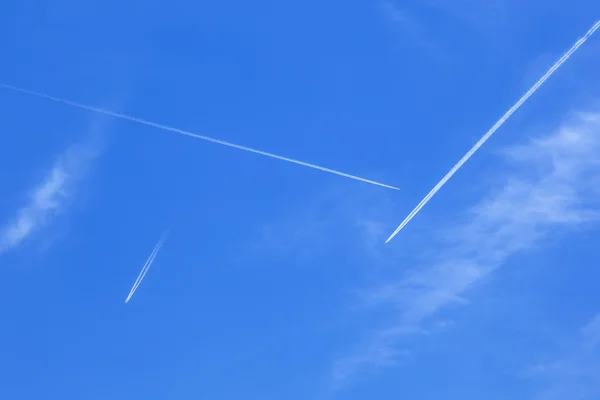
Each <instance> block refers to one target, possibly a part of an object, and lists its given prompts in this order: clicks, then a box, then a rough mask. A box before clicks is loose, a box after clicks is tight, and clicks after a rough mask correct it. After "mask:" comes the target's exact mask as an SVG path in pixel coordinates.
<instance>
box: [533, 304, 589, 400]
mask: <svg viewBox="0 0 600 400" xmlns="http://www.w3.org/2000/svg"><path fill="white" fill-rule="evenodd" d="M570 342H571V343H570V345H569V346H568V349H567V350H566V351H564V352H563V353H562V354H560V355H558V356H555V358H554V359H552V360H551V361H549V362H545V363H541V364H538V365H536V366H534V367H533V368H529V370H528V371H527V373H526V375H527V376H528V377H529V378H531V379H533V380H535V381H536V383H537V391H536V394H535V395H534V399H535V400H563V399H570V400H571V399H572V400H595V399H598V398H600V313H598V314H596V316H595V317H593V318H592V319H591V320H590V321H588V322H587V323H586V324H585V325H584V326H583V328H581V330H580V332H579V333H578V335H576V337H575V338H572V339H571V340H570Z"/></svg>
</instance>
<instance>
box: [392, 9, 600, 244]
mask: <svg viewBox="0 0 600 400" xmlns="http://www.w3.org/2000/svg"><path fill="white" fill-rule="evenodd" d="M598 28H600V20H599V21H598V22H596V23H595V24H594V26H592V27H591V28H590V30H589V31H587V33H586V34H585V35H584V36H583V37H582V38H580V39H579V40H578V41H577V42H576V43H575V44H574V45H573V47H571V48H570V49H569V51H567V52H566V53H565V54H564V55H563V56H562V57H561V58H560V59H559V60H558V61H557V62H556V63H555V64H554V65H553V66H552V67H551V68H550V69H549V70H548V72H546V73H545V74H544V76H542V77H541V78H540V80H539V81H537V82H536V83H535V85H533V86H532V87H531V89H529V90H528V91H527V93H525V94H524V95H523V97H521V98H520V99H519V101H517V102H516V103H515V105H514V106H512V107H511V108H510V110H508V111H507V112H506V114H504V115H503V116H502V118H500V119H499V120H498V122H496V123H495V124H494V126H492V128H491V129H490V130H489V131H487V132H486V134H485V135H483V136H482V137H481V139H479V141H478V142H477V143H475V146H473V147H472V148H471V150H469V151H468V152H467V154H465V155H464V156H463V157H462V158H461V159H460V161H459V162H457V163H456V165H455V166H454V167H452V169H451V170H450V171H449V172H448V173H447V174H446V175H445V176H444V177H443V178H442V180H440V181H439V182H438V184H437V185H435V187H434V188H433V189H431V191H430V192H429V193H428V194H427V196H425V198H423V200H421V202H420V203H419V204H418V205H417V206H416V207H415V208H414V210H412V211H411V213H410V214H408V216H407V217H406V218H404V221H402V223H401V224H400V226H398V228H396V230H395V231H394V233H392V234H391V235H390V237H389V238H388V239H387V240H386V241H385V242H386V243H388V242H389V241H390V240H392V239H393V238H394V236H396V235H397V234H398V232H400V231H401V230H402V228H404V227H405V226H406V224H408V223H409V222H410V220H411V219H413V217H414V216H415V215H417V213H418V212H419V211H420V210H421V208H423V207H424V206H425V204H427V203H428V202H429V200H430V199H431V198H432V197H433V196H434V195H435V194H436V193H437V192H438V191H439V190H440V189H441V188H442V186H444V185H445V184H446V182H448V180H449V179H450V178H452V175H454V174H455V173H456V171H458V170H459V169H460V167H462V166H463V164H464V163H466V162H467V161H468V160H469V158H471V156H472V155H473V154H474V153H475V152H476V151H477V150H478V149H479V148H480V147H481V146H483V144H484V143H485V142H486V141H487V140H488V139H489V138H490V136H492V135H493V134H494V132H496V131H497V130H498V129H499V128H500V127H501V126H502V124H504V122H506V120H507V119H509V118H510V116H511V115H513V113H514V112H515V111H517V110H518V109H519V107H521V105H523V103H525V101H527V99H529V97H531V95H532V94H534V93H535V91H536V90H538V89H539V87H540V86H542V84H543V83H544V82H546V80H547V79H548V78H550V76H551V75H552V74H553V73H554V71H556V70H557V69H558V68H559V67H560V66H561V65H562V64H563V63H564V62H565V61H567V60H568V59H569V57H571V55H572V54H573V53H575V51H576V50H577V49H578V48H579V47H580V46H581V45H582V44H584V43H585V41H586V40H588V39H589V37H590V36H592V34H593V33H594V32H596V30H597V29H598Z"/></svg>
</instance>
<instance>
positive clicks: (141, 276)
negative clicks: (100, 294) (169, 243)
mask: <svg viewBox="0 0 600 400" xmlns="http://www.w3.org/2000/svg"><path fill="white" fill-rule="evenodd" d="M168 234H169V231H166V232H165V233H163V235H162V236H161V238H160V240H159V241H158V243H157V244H156V246H154V249H153V250H152V253H150V257H148V259H147V260H146V263H145V264H144V266H143V267H142V270H141V271H140V274H139V275H138V277H137V279H136V280H135V283H134V284H133V287H132V288H131V290H130V291H129V294H128V295H127V299H125V303H127V302H129V300H130V299H131V297H132V296H133V294H134V293H135V291H136V290H137V288H138V286H140V283H142V280H143V279H144V277H145V276H146V273H147V272H148V270H149V269H150V266H152V263H154V259H155V258H156V256H157V255H158V252H159V251H160V248H161V247H162V245H163V243H164V242H165V239H166V238H167V236H168Z"/></svg>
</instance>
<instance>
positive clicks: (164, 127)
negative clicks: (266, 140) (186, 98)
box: [0, 83, 399, 190]
mask: <svg viewBox="0 0 600 400" xmlns="http://www.w3.org/2000/svg"><path fill="white" fill-rule="evenodd" d="M0 87H3V88H5V89H10V90H14V91H17V92H21V93H25V94H29V95H32V96H36V97H41V98H44V99H47V100H51V101H54V102H57V103H62V104H67V105H70V106H73V107H78V108H81V109H84V110H88V111H93V112H97V113H100V114H105V115H110V116H112V117H115V118H120V119H124V120H128V121H132V122H137V123H139V124H143V125H147V126H152V127H154V128H158V129H162V130H165V131H170V132H175V133H179V134H180V135H185V136H190V137H193V138H196V139H200V140H205V141H207V142H212V143H217V144H220V145H223V146H228V147H233V148H234V149H239V150H244V151H249V152H251V153H256V154H260V155H263V156H267V157H271V158H275V159H277V160H282V161H287V162H290V163H293V164H297V165H302V166H304V167H309V168H313V169H317V170H319V171H324V172H329V173H332V174H335V175H339V176H343V177H345V178H350V179H354V180H357V181H361V182H365V183H370V184H372V185H377V186H382V187H385V188H389V189H394V190H399V189H398V188H397V187H395V186H390V185H386V184H384V183H379V182H375V181H372V180H370V179H366V178H361V177H360V176H356V175H350V174H347V173H345V172H340V171H336V170H334V169H330V168H325V167H321V166H319V165H315V164H310V163H307V162H304V161H299V160H294V159H293V158H288V157H283V156H278V155H276V154H273V153H267V152H266V151H262V150H256V149H253V148H250V147H246V146H241V145H239V144H234V143H229V142H226V141H224V140H219V139H214V138H211V137H208V136H204V135H198V134H196V133H192V132H188V131H184V130H181V129H177V128H173V127H170V126H167V125H161V124H157V123H155V122H150V121H146V120H144V119H141V118H137V117H132V116H129V115H126V114H121V113H117V112H114V111H110V110H105V109H103V108H98V107H93V106H88V105H85V104H82V103H77V102H75V101H71V100H66V99H62V98H59V97H54V96H50V95H47V94H44V93H40V92H34V91H33V90H28V89H22V88H20V87H17V86H12V85H7V84H4V83H0Z"/></svg>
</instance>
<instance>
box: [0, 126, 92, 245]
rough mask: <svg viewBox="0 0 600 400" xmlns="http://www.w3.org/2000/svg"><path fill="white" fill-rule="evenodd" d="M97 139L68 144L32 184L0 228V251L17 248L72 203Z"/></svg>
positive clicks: (88, 164) (90, 160) (90, 159)
mask: <svg viewBox="0 0 600 400" xmlns="http://www.w3.org/2000/svg"><path fill="white" fill-rule="evenodd" d="M99 153H100V146H99V143H98V141H97V140H96V138H95V137H94V139H93V140H89V141H87V142H85V143H79V144H76V145H73V146H71V147H69V148H68V149H67V150H66V151H65V152H63V153H62V154H60V155H58V156H57V157H56V159H55V161H54V164H53V165H52V166H51V168H50V170H49V171H48V173H47V174H46V177H45V179H44V180H43V181H42V182H41V183H39V184H38V185H37V186H35V187H34V188H33V189H32V190H31V192H30V195H29V196H28V199H27V201H26V202H25V204H24V205H22V206H21V207H20V208H19V209H18V210H17V212H16V215H15V217H13V218H12V219H11V220H10V221H8V222H7V223H6V224H5V225H4V226H3V227H2V228H0V254H2V253H5V252H8V251H10V250H13V249H16V248H18V247H19V246H20V245H21V244H22V243H23V242H25V241H26V240H27V239H28V238H30V237H31V236H32V235H33V234H35V233H36V232H38V231H40V230H41V229H42V228H44V227H46V226H47V225H48V224H49V223H50V222H51V221H52V219H53V218H54V217H55V216H57V215H59V214H60V213H62V212H64V211H65V210H66V209H67V208H68V206H69V205H70V204H71V203H72V201H73V200H74V198H75V195H76V192H77V184H78V183H79V182H80V181H81V180H82V179H83V178H84V177H85V175H86V172H87V170H88V167H89V166H90V163H91V162H92V161H93V160H94V159H95V158H96V157H97V156H98V155H99Z"/></svg>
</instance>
